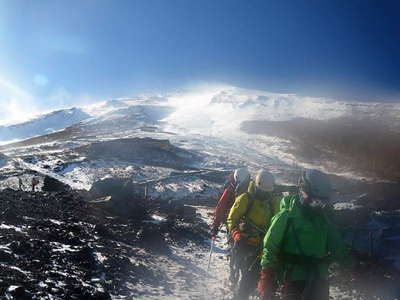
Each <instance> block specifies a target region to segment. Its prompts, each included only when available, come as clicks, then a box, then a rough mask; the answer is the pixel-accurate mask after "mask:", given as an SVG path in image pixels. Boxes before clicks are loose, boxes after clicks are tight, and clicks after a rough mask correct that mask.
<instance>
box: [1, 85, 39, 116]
mask: <svg viewBox="0 0 400 300" xmlns="http://www.w3.org/2000/svg"><path fill="white" fill-rule="evenodd" d="M0 106H1V109H0V124H4V123H11V122H18V121H22V120H25V119H27V118H30V117H32V116H33V115H34V114H35V113H36V112H37V107H36V105H35V99H34V97H32V95H30V94H29V93H27V92H26V91H24V90H23V89H22V88H21V87H19V86H18V85H16V84H15V83H13V82H11V81H9V80H7V79H5V78H2V77H0Z"/></svg>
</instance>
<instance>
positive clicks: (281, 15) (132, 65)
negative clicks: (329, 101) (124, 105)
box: [0, 0, 400, 117]
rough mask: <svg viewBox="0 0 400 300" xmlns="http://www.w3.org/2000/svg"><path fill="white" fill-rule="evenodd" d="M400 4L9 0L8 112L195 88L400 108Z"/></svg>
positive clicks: (3, 96) (4, 31)
mask: <svg viewBox="0 0 400 300" xmlns="http://www.w3.org/2000/svg"><path fill="white" fill-rule="evenodd" d="M397 3H398V1H395V0H393V1H384V0H382V1H370V0H335V1H331V0H329V1H328V0H326V1H325V0H303V1H297V0H290V1H289V0H286V1H285V0H280V1H268V0H242V1H237V0H158V1H156V0H142V1H138V0H136V1H135V0H118V1H115V0H108V1H105V0H93V1H87V0H86V1H85V0H76V1H75V0H69V1H61V0H40V1H33V0H30V1H29V0H25V1H19V0H4V1H1V2H0V102H1V101H2V102H3V104H4V103H6V104H7V103H8V104H10V105H11V104H12V101H11V100H10V99H11V98H13V99H15V98H18V97H20V98H21V97H22V98H24V97H25V100H24V101H20V102H18V105H19V106H21V104H22V105H23V106H26V105H30V104H32V105H33V104H35V105H39V106H40V107H56V106H57V105H68V104H76V103H77V102H82V101H83V102H90V101H93V100H94V99H104V98H110V97H121V96H129V95H134V94H137V93H141V92H162V91H170V90H174V89H179V88H181V87H184V86H185V85H187V84H193V83H196V82H211V83H214V82H215V83H224V84H230V85H235V86H239V87H244V88H257V89H263V90H268V91H272V92H285V93H288V92H289V93H298V94H303V95H310V96H324V97H332V98H335V97H336V98H340V99H345V100H346V99H347V100H359V101H372V100H374V101H397V99H400V98H399V90H400V43H399V36H400V22H399V21H398V19H399V15H400V5H399V4H397ZM10 95H11V96H10ZM7 101H8V102H7ZM15 103H17V102H15ZM15 103H14V104H15ZM18 105H17V106H18ZM14 109H15V110H18V107H15V108H14ZM0 117H4V116H1V115H0Z"/></svg>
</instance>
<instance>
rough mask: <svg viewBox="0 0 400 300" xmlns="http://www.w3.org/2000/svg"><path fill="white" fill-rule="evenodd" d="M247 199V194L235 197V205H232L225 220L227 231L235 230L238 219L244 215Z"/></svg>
mask: <svg viewBox="0 0 400 300" xmlns="http://www.w3.org/2000/svg"><path fill="white" fill-rule="evenodd" d="M248 202H249V198H248V197H247V194H242V195H240V196H238V197H236V200H235V203H234V204H233V206H232V208H231V210H230V212H229V215H228V219H227V224H228V230H229V231H232V229H234V228H236V227H237V226H238V224H239V221H240V218H241V217H242V216H243V215H244V214H245V213H246V209H247V204H248Z"/></svg>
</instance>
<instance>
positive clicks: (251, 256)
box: [235, 243, 260, 300]
mask: <svg viewBox="0 0 400 300" xmlns="http://www.w3.org/2000/svg"><path fill="white" fill-rule="evenodd" d="M236 247H237V249H236V251H235V256H236V257H235V263H236V267H237V268H239V272H240V276H239V281H238V282H237V285H236V286H237V289H236V291H235V299H238V300H239V299H240V300H245V299H248V298H249V296H250V295H251V294H252V293H253V292H254V291H255V289H256V286H257V282H258V278H259V274H260V258H259V257H257V256H258V251H257V247H254V246H250V245H246V244H245V243H239V244H238V245H236Z"/></svg>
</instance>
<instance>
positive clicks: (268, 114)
mask: <svg viewBox="0 0 400 300" xmlns="http://www.w3.org/2000/svg"><path fill="white" fill-rule="evenodd" d="M168 99H169V103H170V105H171V106H174V107H175V108H176V111H175V112H174V113H172V114H171V115H170V116H169V117H168V118H166V120H165V121H166V122H167V123H169V124H173V125H175V126H178V127H180V128H182V129H185V130H196V131H198V132H199V133H203V134H212V135H215V134H217V135H221V134H223V135H226V134H229V132H235V131H238V129H239V126H240V123H241V122H242V121H247V120H271V121H278V120H279V121H281V120H289V119H293V118H311V119H318V120H323V119H332V118H338V117H343V116H352V117H355V118H362V117H372V118H380V119H382V118H386V119H387V120H395V121H397V122H399V121H400V118H399V115H400V104H387V103H361V102H345V101H335V100H331V99H325V98H315V97H314V98H313V97H305V96H298V95H295V94H277V93H269V92H265V91H260V90H248V89H241V88H236V87H229V86H228V87H225V86H223V87H207V88H206V89H204V90H202V89H198V90H194V91H187V92H181V93H177V94H174V95H171V96H170V97H169V98H168Z"/></svg>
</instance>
